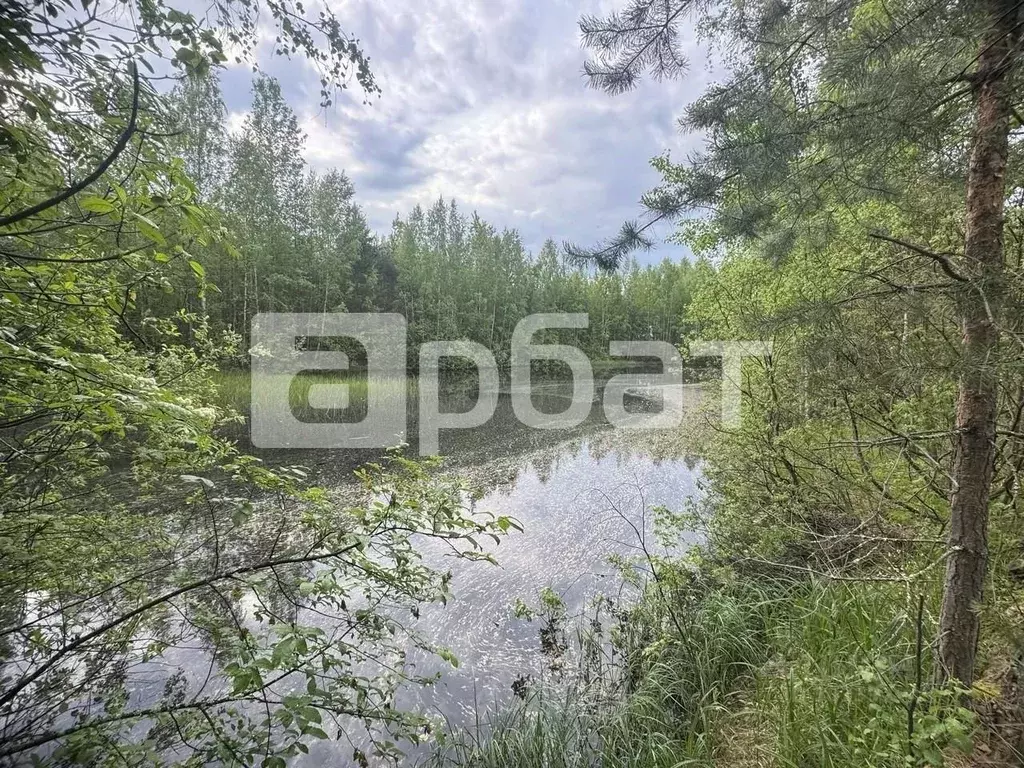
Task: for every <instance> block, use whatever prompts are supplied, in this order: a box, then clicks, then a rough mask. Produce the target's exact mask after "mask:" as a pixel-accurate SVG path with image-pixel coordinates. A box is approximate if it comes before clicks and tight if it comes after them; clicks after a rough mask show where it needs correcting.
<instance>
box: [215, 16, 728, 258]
mask: <svg viewBox="0 0 1024 768" xmlns="http://www.w3.org/2000/svg"><path fill="white" fill-rule="evenodd" d="M617 5H619V3H618V2H615V0H588V1H586V2H583V3H570V2H568V0H530V1H529V2H511V1H509V2H501V3H498V2H490V1H489V0H487V1H485V0H480V1H478V2H471V1H470V0H435V1H434V2H423V0H389V2H387V3H381V2H379V0H341V1H340V2H339V1H338V0H332V2H331V7H332V9H333V10H334V11H335V13H336V14H337V16H338V18H339V19H340V20H341V21H342V24H343V25H344V26H345V28H346V30H348V31H350V32H351V33H352V34H354V35H356V36H357V37H358V38H359V39H360V42H361V44H362V45H363V47H364V49H365V51H366V53H367V54H368V55H369V56H370V57H371V61H370V65H371V68H372V69H373V72H374V75H375V77H376V78H377V81H378V82H379V84H380V85H381V88H382V90H383V95H382V96H381V98H380V99H373V100H372V103H371V104H370V105H364V104H363V103H362V94H360V93H358V92H357V90H355V89H354V90H351V91H349V92H348V93H347V94H344V95H343V96H342V98H340V99H339V100H338V103H337V104H336V105H335V106H334V107H333V108H332V109H331V110H329V111H328V112H326V113H325V112H323V111H322V110H320V109H319V106H318V102H319V83H318V81H317V79H316V78H315V77H314V73H313V72H312V71H311V70H310V69H309V68H308V67H306V66H304V65H300V64H298V63H296V62H292V63H290V64H289V63H279V64H277V65H275V67H274V68H273V69H277V70H278V71H277V72H275V74H277V75H278V77H279V79H281V81H282V86H283V87H284V89H285V93H286V95H287V96H288V98H289V99H290V101H291V103H292V105H293V106H294V107H295V108H296V109H297V111H298V112H299V114H300V116H301V122H302V128H303V130H304V132H305V133H306V135H307V149H306V156H307V160H308V161H309V162H310V164H311V165H313V166H314V167H318V168H327V167H337V168H342V169H344V170H345V171H346V172H347V173H348V174H349V176H350V177H351V178H352V180H353V182H354V183H355V185H356V196H357V199H358V200H359V201H360V202H361V204H362V205H363V207H364V208H365V209H366V211H367V215H368V217H369V218H370V221H371V224H372V225H373V226H374V227H375V228H377V229H379V230H384V229H387V227H389V226H390V222H391V220H392V218H393V217H394V215H395V213H398V212H401V213H406V212H408V210H409V209H410V208H411V207H412V206H413V205H415V204H417V203H420V204H424V205H428V204H430V203H431V202H432V201H433V200H435V199H436V198H437V197H438V196H439V195H443V196H444V197H446V198H450V197H454V198H456V199H457V200H458V201H459V203H460V204H461V206H462V208H463V210H465V211H467V212H468V211H469V210H472V209H478V210H479V211H480V213H481V214H482V215H484V216H485V217H486V218H488V219H489V220H491V221H492V222H493V223H495V224H496V225H498V226H508V227H516V228H518V229H520V231H521V232H522V234H523V240H524V242H525V243H526V244H527V245H528V246H529V247H532V248H537V247H539V245H540V244H541V242H543V240H544V239H545V238H546V237H554V238H555V239H556V240H561V239H565V238H568V239H575V240H581V241H583V242H587V241H589V240H593V239H596V238H600V237H602V236H607V235H608V234H610V233H611V232H613V231H614V230H616V229H617V228H618V227H619V225H620V224H621V222H622V220H623V219H624V218H630V217H634V216H636V215H637V213H638V212H639V208H638V205H637V200H638V199H639V197H640V195H641V194H642V193H643V192H644V191H645V190H646V189H648V188H649V187H650V186H651V185H652V184H653V183H655V182H656V181H657V178H656V175H655V174H654V172H653V171H652V170H651V169H650V167H649V166H648V161H649V159H650V158H651V157H653V156H654V155H657V154H659V153H661V152H662V151H664V150H665V149H667V148H674V149H675V150H676V151H675V152H674V154H676V155H677V156H678V155H680V154H685V150H686V148H687V147H693V146H695V143H696V140H695V138H694V137H688V138H684V137H680V136H678V134H676V133H675V118H676V117H678V115H679V113H680V112H681V111H682V109H683V107H684V106H685V104H686V103H687V102H688V101H689V100H691V99H692V98H694V97H695V96H696V95H697V94H698V93H699V92H700V91H701V90H702V89H703V85H704V82H705V81H706V80H707V79H708V78H709V75H708V73H707V72H706V71H705V67H704V59H705V57H704V56H703V55H702V53H701V52H700V51H699V49H697V48H696V46H690V47H691V48H692V51H691V53H690V56H689V58H690V59H691V63H692V70H691V73H690V76H689V77H687V78H686V79H685V80H684V81H680V82H674V83H661V84H657V83H644V84H642V85H641V87H640V88H639V89H637V90H636V91H635V92H632V93H629V94H624V95H622V96H618V97H609V96H607V95H605V94H603V93H599V92H595V91H592V90H589V89H587V88H586V86H585V83H584V82H583V78H582V77H581V75H580V73H581V68H582V63H583V60H584V58H585V53H584V52H583V51H581V50H580V48H579V43H578V28H577V26H576V22H577V20H578V18H579V16H580V15H581V14H582V13H598V14H600V13H606V12H607V11H608V10H611V9H614V7H616V6H617ZM273 69H272V68H270V67H268V70H269V71H273ZM232 117H234V115H232Z"/></svg>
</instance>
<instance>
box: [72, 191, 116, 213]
mask: <svg viewBox="0 0 1024 768" xmlns="http://www.w3.org/2000/svg"><path fill="white" fill-rule="evenodd" d="M78 206H79V208H82V209H83V210H86V211H89V212H90V213H113V212H114V211H116V210H117V206H115V205H114V204H113V203H112V202H110V201H109V200H107V199H106V198H103V197H100V196H99V195H86V196H85V197H82V198H79V200H78Z"/></svg>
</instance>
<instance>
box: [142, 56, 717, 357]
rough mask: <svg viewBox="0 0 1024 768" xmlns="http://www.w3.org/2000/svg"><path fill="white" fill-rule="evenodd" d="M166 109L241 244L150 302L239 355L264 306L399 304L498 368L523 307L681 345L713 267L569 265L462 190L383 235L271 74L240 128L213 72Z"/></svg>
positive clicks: (426, 337)
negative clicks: (229, 340)
mask: <svg viewBox="0 0 1024 768" xmlns="http://www.w3.org/2000/svg"><path fill="white" fill-rule="evenodd" d="M166 110H167V115H168V119H169V120H170V121H171V125H172V126H173V127H172V131H171V132H173V133H174V134H175V137H174V139H173V140H172V146H173V151H174V152H175V153H176V154H177V156H178V157H180V158H181V159H182V161H183V165H184V170H185V171H186V173H187V174H188V177H189V178H190V179H192V180H193V182H194V183H195V185H196V193H197V196H198V198H199V199H200V200H202V201H203V203H204V204H205V205H206V206H207V207H208V208H210V209H213V210H216V211H217V212H218V213H219V214H220V216H221V221H222V223H223V226H225V227H226V228H227V229H228V230H229V231H230V233H231V245H230V247H224V246H223V245H221V244H217V245H212V246H211V247H208V248H204V249H202V250H201V251H198V252H196V254H195V255H196V256H197V259H198V262H199V263H200V265H201V273H196V272H195V268H194V267H190V268H187V269H186V268H184V267H183V268H182V269H181V270H180V273H179V275H178V278H177V279H176V280H173V281H172V282H171V283H170V284H169V285H167V286H164V288H163V290H161V291H160V293H156V292H150V293H148V294H146V295H144V296H143V297H142V298H141V301H140V303H139V308H138V309H139V312H140V314H146V313H148V314H150V315H153V316H159V315H161V314H166V313H168V312H169V311H173V310H174V309H176V308H178V307H181V306H186V307H189V308H191V309H192V310H195V311H201V314H202V315H203V316H204V318H205V319H206V321H207V322H208V323H209V326H210V328H211V330H213V331H215V332H220V331H224V330H230V331H232V332H234V333H235V334H238V336H239V337H240V338H241V339H242V340H243V341H242V343H241V344H240V346H239V350H240V355H239V360H244V358H245V354H244V352H245V350H246V344H245V343H244V340H245V339H247V338H248V329H249V325H250V322H251V320H252V317H253V315H255V314H256V313H258V312H398V313H401V314H402V315H403V316H405V318H406V320H407V321H408V323H409V342H410V345H412V346H413V347H415V346H416V345H418V344H419V343H420V342H423V341H430V340H439V339H468V340H471V341H474V342H478V343H480V344H483V345H485V346H486V347H488V348H489V349H491V350H492V351H493V352H494V354H495V355H496V357H497V359H498V361H499V363H500V362H506V361H507V359H508V347H509V343H510V340H511V335H512V331H513V330H514V328H515V326H516V323H518V322H519V320H521V319H522V318H523V317H525V316H526V315H529V314H532V313H536V312H584V313H588V314H589V317H590V328H589V329H587V330H584V331H580V332H578V333H577V334H576V335H575V338H574V342H575V343H577V344H578V345H579V346H580V347H582V348H583V349H584V350H585V351H587V352H588V354H590V355H591V356H592V357H594V358H602V357H606V356H607V354H608V342H609V341H610V340H614V339H621V340H637V339H655V340H659V341H669V342H674V341H677V340H678V339H679V338H680V336H681V331H682V329H683V325H684V322H685V308H686V306H687V303H688V302H689V300H690V297H691V295H692V293H693V291H694V289H695V287H696V286H697V284H698V283H699V281H700V280H701V279H702V276H706V275H708V274H710V272H711V268H710V266H709V265H708V264H707V263H690V262H689V261H686V260H681V261H673V260H671V259H669V258H667V257H666V258H664V259H662V260H661V262H660V263H658V264H655V265H646V266H641V265H640V264H639V263H638V262H637V261H635V260H631V261H630V262H629V263H628V264H626V265H624V268H623V269H622V270H620V271H617V272H606V271H601V270H595V269H593V268H592V267H589V266H587V265H580V264H572V263H570V262H569V261H568V260H567V259H565V258H564V256H563V254H562V252H561V249H560V248H559V247H558V246H556V244H555V243H554V241H552V240H548V241H547V242H546V243H544V245H543V247H542V248H541V250H540V252H539V253H537V254H532V253H530V252H529V251H528V250H527V248H526V247H525V246H524V244H523V242H522V239H521V238H520V236H519V234H518V233H517V232H516V231H515V230H511V229H505V230H498V229H497V228H496V227H494V226H493V225H491V224H489V223H487V222H486V221H484V220H483V219H482V218H481V217H480V216H478V215H477V214H475V213H474V214H472V215H470V216H466V215H465V214H463V213H462V212H461V211H460V210H459V208H458V206H457V204H456V202H455V200H454V199H452V200H449V201H445V200H444V199H438V200H437V201H435V202H434V203H433V204H432V205H431V206H430V207H429V208H428V209H427V210H424V209H422V208H421V207H419V206H416V207H415V208H414V209H413V210H412V211H410V212H409V213H408V215H406V216H405V217H404V218H403V217H401V216H396V218H395V220H394V222H393V224H392V227H391V230H390V231H389V232H386V233H383V234H377V233H374V232H372V231H371V230H370V227H369V225H368V224H367V221H366V217H365V215H364V214H363V212H362V211H361V210H360V207H359V205H358V203H357V201H356V195H355V189H354V187H353V185H352V183H351V181H350V180H349V178H348V177H347V176H346V174H345V173H344V171H343V170H341V169H335V170H331V171H328V172H316V171H313V170H310V169H309V168H307V166H306V164H305V162H304V161H303V159H302V157H303V149H304V137H303V134H302V132H301V130H300V128H299V123H298V120H297V118H296V115H295V113H294V112H293V111H292V109H291V108H290V107H289V106H288V104H287V103H286V101H285V100H284V97H283V96H282V93H281V87H280V85H279V83H278V82H277V81H275V80H274V79H272V78H270V77H267V76H259V77H257V78H256V79H255V81H254V83H253V88H252V105H251V109H250V110H249V111H248V113H247V114H246V117H245V120H244V121H243V123H242V126H241V128H240V129H239V130H238V131H237V133H236V134H231V133H229V131H228V129H227V119H226V114H225V109H224V104H223V100H222V97H221V93H220V88H219V84H218V81H217V78H216V76H215V75H213V74H207V75H205V76H203V77H194V78H190V79H188V80H186V81H184V82H183V83H181V84H180V85H178V86H177V87H176V89H175V90H174V91H173V92H172V93H171V94H170V97H169V100H168V103H167V107H166ZM178 116H180V119H177V117H178ZM197 278H198V280H197ZM413 359H415V357H413Z"/></svg>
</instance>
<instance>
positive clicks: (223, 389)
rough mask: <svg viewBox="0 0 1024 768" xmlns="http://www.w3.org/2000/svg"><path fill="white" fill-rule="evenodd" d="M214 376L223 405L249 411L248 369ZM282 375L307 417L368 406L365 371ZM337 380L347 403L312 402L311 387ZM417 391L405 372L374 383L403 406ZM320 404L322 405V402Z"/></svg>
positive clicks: (381, 395)
mask: <svg viewBox="0 0 1024 768" xmlns="http://www.w3.org/2000/svg"><path fill="white" fill-rule="evenodd" d="M213 379H214V384H215V386H216V391H217V400H218V402H219V404H220V405H223V406H225V407H229V408H233V409H234V410H236V411H238V412H239V413H243V414H245V413H248V412H249V410H250V405H251V398H252V384H251V376H250V373H249V371H247V370H237V369H229V370H223V371H218V372H217V373H216V374H215V375H214V377H213ZM281 379H282V381H283V383H284V384H286V385H287V386H288V387H289V389H288V397H289V401H290V403H291V406H292V411H293V413H294V414H295V415H296V416H297V417H298V418H300V419H304V420H309V421H316V420H333V419H335V418H336V417H337V416H338V415H340V414H341V413H342V412H343V411H346V410H347V409H353V410H355V411H356V412H358V411H360V409H365V407H366V403H367V401H368V398H369V384H368V382H367V379H366V376H365V375H358V374H345V373H333V372H331V373H316V372H309V371H306V372H302V373H300V374H299V375H297V376H294V377H292V376H287V375H282V377H281ZM338 384H343V385H344V386H345V387H346V388H347V393H346V394H347V403H344V402H343V401H341V400H339V401H338V402H337V404H336V405H334V406H331V405H330V403H328V407H326V408H325V407H315V406H314V404H311V402H310V390H311V389H313V388H314V387H325V386H326V387H331V386H333V385H338ZM321 391H323V390H321ZM417 391H418V390H417V380H416V379H415V378H407V377H404V376H403V377H396V378H392V379H386V380H385V381H380V382H375V383H374V395H375V396H376V397H378V398H382V399H383V400H384V402H385V403H392V402H393V403H394V404H395V405H396V406H402V407H404V405H405V403H406V402H407V401H408V400H409V398H415V397H416V394H417ZM327 399H330V398H327ZM315 400H317V393H314V401H315ZM320 405H321V406H322V404H320Z"/></svg>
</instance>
